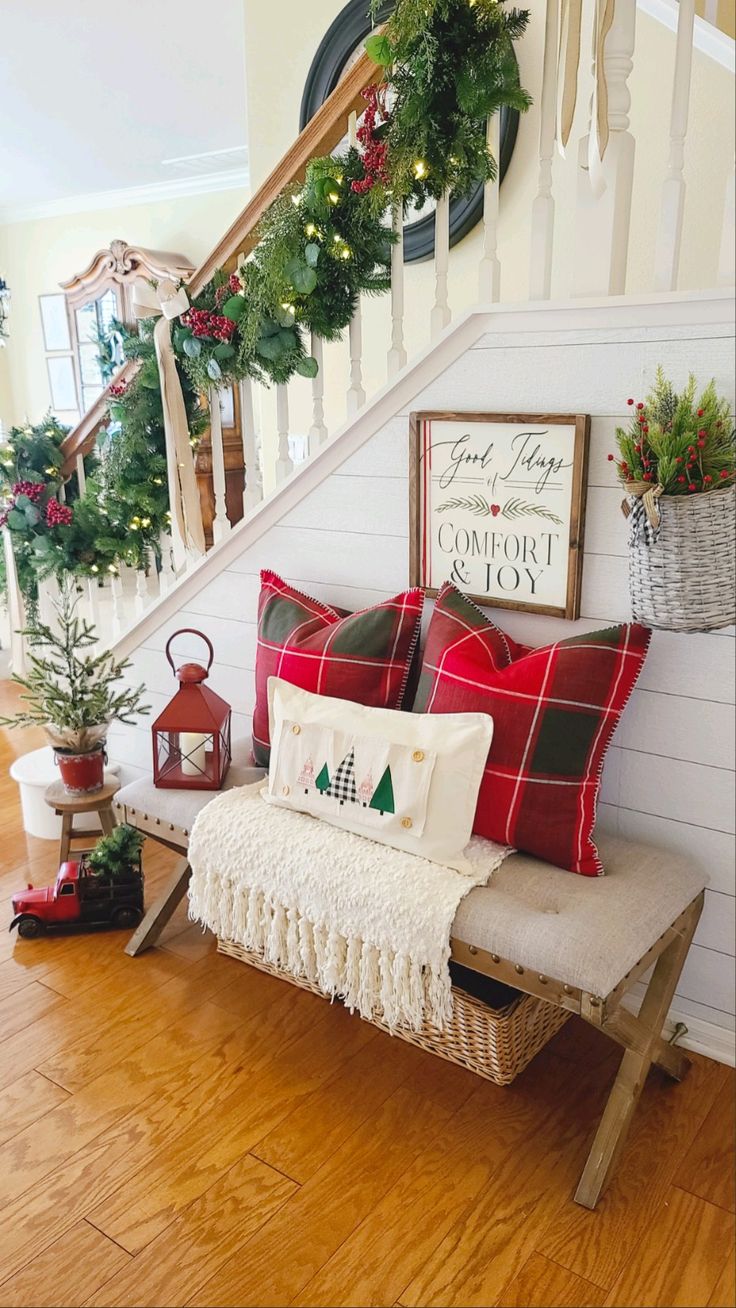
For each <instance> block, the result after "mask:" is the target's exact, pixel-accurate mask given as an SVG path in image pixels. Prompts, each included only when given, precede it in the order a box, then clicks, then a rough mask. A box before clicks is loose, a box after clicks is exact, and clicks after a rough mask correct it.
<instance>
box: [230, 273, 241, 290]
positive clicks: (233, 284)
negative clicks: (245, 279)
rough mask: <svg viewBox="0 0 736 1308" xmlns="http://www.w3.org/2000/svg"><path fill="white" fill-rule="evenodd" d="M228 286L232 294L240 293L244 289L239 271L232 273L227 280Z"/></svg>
mask: <svg viewBox="0 0 736 1308" xmlns="http://www.w3.org/2000/svg"><path fill="white" fill-rule="evenodd" d="M227 288H228V290H229V291H230V294H231V295H239V294H240V292H241V291H242V289H243V284H242V282H241V280H240V278H239V277H238V274H237V273H230V276H229V277H228V281H227Z"/></svg>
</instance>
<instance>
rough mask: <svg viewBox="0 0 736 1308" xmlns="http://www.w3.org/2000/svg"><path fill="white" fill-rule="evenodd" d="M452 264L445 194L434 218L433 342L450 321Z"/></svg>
mask: <svg viewBox="0 0 736 1308" xmlns="http://www.w3.org/2000/svg"><path fill="white" fill-rule="evenodd" d="M449 262H450V196H449V193H448V192H447V191H446V192H445V194H444V195H443V196H442V197H441V199H439V200H438V201H437V208H436V210H435V216H434V273H435V291H434V308H433V309H432V315H431V318H430V334H431V336H432V340H434V338H435V336H439V334H440V332H441V331H442V330H443V328H445V327H446V326H447V324H448V323H449V321H450V316H451V315H450V305H449V301H448V297H447V269H448V265H449Z"/></svg>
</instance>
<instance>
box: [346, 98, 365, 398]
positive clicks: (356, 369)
mask: <svg viewBox="0 0 736 1308" xmlns="http://www.w3.org/2000/svg"><path fill="white" fill-rule="evenodd" d="M357 126H358V115H357V114H356V113H352V114H351V115H350V117H349V118H348V141H349V143H350V145H351V146H352V147H353V149H357V145H358V140H357V136H356V132H357ZM348 340H349V343H350V386H349V388H348V394H347V408H348V413H356V412H357V410H358V409H360V408H361V407H362V406H363V405H364V404H365V390H364V389H363V318H362V313H361V308H360V300H358V304H357V306H356V309H355V313H354V314H353V317H352V319H351V322H350V325H349V327H348Z"/></svg>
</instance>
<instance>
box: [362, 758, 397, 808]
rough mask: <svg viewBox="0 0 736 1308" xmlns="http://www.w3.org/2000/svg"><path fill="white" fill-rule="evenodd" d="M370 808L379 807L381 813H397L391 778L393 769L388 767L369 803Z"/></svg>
mask: <svg viewBox="0 0 736 1308" xmlns="http://www.w3.org/2000/svg"><path fill="white" fill-rule="evenodd" d="M369 807H370V808H377V809H378V811H379V813H382V814H383V813H395V812H396V808H395V805H394V787H393V782H392V780H391V769H390V767H389V768H386V771H385V772H384V774H383V776H382V777H381V780H380V781H379V783H378V785H377V786H376V789H375V790H374V792H373V799H372V800H371V802H370V805H369Z"/></svg>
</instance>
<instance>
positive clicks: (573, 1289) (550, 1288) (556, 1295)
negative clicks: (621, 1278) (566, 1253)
mask: <svg viewBox="0 0 736 1308" xmlns="http://www.w3.org/2000/svg"><path fill="white" fill-rule="evenodd" d="M605 1299H606V1292H605V1290H601V1288H600V1286H598V1285H593V1284H592V1282H591V1281H584V1280H583V1278H582V1277H581V1276H576V1275H575V1273H574V1272H569V1271H568V1270H567V1268H566V1267H560V1265H559V1263H553V1262H550V1260H549V1258H544V1257H543V1256H542V1255H541V1254H532V1256H531V1258H529V1259H528V1261H527V1262H526V1263H525V1264H524V1266H523V1267H522V1269H521V1271H520V1273H519V1275H518V1276H517V1277H515V1278H514V1280H513V1282H512V1283H511V1284H510V1285H508V1286H507V1287H506V1289H505V1290H504V1291H503V1294H502V1295H501V1298H500V1299H497V1300H496V1303H497V1304H498V1305H499V1308H549V1305H550V1304H554V1308H598V1305H600V1304H603V1303H605Z"/></svg>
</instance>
